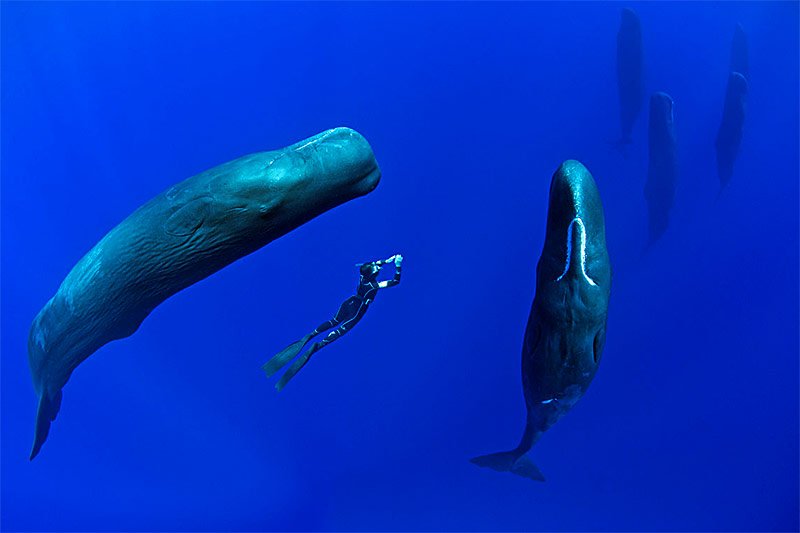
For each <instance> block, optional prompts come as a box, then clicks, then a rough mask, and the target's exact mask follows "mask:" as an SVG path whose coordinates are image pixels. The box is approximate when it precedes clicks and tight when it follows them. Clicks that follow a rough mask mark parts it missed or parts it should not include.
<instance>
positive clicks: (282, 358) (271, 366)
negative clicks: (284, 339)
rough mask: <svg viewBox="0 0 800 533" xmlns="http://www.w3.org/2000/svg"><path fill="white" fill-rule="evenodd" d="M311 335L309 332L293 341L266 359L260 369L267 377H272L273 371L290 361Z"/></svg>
mask: <svg viewBox="0 0 800 533" xmlns="http://www.w3.org/2000/svg"><path fill="white" fill-rule="evenodd" d="M311 337H313V334H311V333H309V334H308V335H306V336H305V337H303V338H302V339H300V340H299V341H297V342H293V343H292V344H290V345H289V346H287V347H286V348H284V349H283V350H282V351H281V352H279V353H278V354H277V355H275V356H274V357H273V358H272V359H270V360H269V361H267V362H266V363H265V364H264V366H262V367H261V370H263V371H264V373H265V374H267V377H268V378H270V377H272V376H273V375H274V374H275V372H277V371H278V370H280V369H281V368H283V367H284V366H285V365H286V363H288V362H289V361H291V360H292V359H293V358H294V357H295V356H296V355H297V354H299V353H300V351H301V350H302V349H303V346H305V345H306V344H308V341H310V340H311Z"/></svg>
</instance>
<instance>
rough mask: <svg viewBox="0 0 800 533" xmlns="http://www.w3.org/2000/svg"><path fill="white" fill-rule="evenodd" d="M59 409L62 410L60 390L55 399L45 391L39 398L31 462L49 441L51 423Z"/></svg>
mask: <svg viewBox="0 0 800 533" xmlns="http://www.w3.org/2000/svg"><path fill="white" fill-rule="evenodd" d="M59 409H61V391H60V390H59V391H58V392H57V393H56V395H55V396H54V397H53V398H50V396H49V395H48V394H47V391H43V392H42V396H41V397H40V398H39V408H38V410H37V411H36V430H35V433H34V436H33V448H32V449H31V455H30V458H29V459H30V460H31V461H32V460H33V458H34V457H36V454H38V453H39V450H40V449H41V448H42V444H44V441H45V440H47V434H48V433H49V432H50V422H52V421H53V420H55V419H56V415H57V414H58V410H59Z"/></svg>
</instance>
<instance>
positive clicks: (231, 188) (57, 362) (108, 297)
mask: <svg viewBox="0 0 800 533" xmlns="http://www.w3.org/2000/svg"><path fill="white" fill-rule="evenodd" d="M379 180H380V170H379V168H378V164H377V162H376V161H375V156H374V154H373V152H372V149H371V148H370V146H369V144H368V143H367V141H366V139H364V137H362V136H361V135H360V134H359V133H357V132H355V131H353V130H351V129H349V128H335V129H332V130H328V131H325V132H323V133H320V134H318V135H315V136H314V137H311V138H309V139H306V140H304V141H301V142H299V143H296V144H293V145H291V146H289V147H287V148H284V149H281V150H275V151H270V152H259V153H254V154H250V155H247V156H244V157H241V158H239V159H236V160H234V161H230V162H228V163H224V164H222V165H219V166H217V167H214V168H212V169H210V170H207V171H205V172H202V173H201V174H198V175H196V176H194V177H191V178H189V179H187V180H185V181H183V182H181V183H178V184H177V185H175V186H173V187H170V188H169V189H168V190H166V191H164V192H163V193H161V194H160V195H158V196H156V197H155V198H153V199H152V200H150V201H149V202H147V203H146V204H144V205H143V206H141V207H140V208H139V209H137V210H136V211H134V212H133V213H132V214H131V215H130V216H129V217H128V218H126V219H125V220H123V221H122V222H121V223H120V224H119V225H118V226H116V227H115V228H114V229H112V230H111V231H110V232H109V233H108V234H107V235H106V236H105V237H103V238H102V239H101V240H100V242H98V243H97V245H95V247H94V248H92V249H91V250H89V252H88V253H87V254H86V255H85V256H84V257H83V258H82V259H81V260H80V261H78V263H77V264H76V265H75V267H74V268H73V269H72V271H70V273H69V274H68V275H67V277H66V279H65V280H64V281H63V282H62V284H61V286H60V287H59V289H58V291H57V292H56V294H55V296H53V297H52V298H51V299H50V300H49V301H48V302H47V303H46V304H45V306H44V308H42V310H41V311H40V312H39V314H38V315H37V316H36V318H35V319H34V321H33V324H32V326H31V329H30V335H29V339H28V362H29V364H30V368H31V374H32V375H33V384H34V388H35V390H36V394H37V395H38V397H39V407H38V410H37V415H36V429H35V436H34V442H33V449H32V451H31V459H33V458H34V457H35V456H36V454H37V453H39V450H40V448H41V446H42V444H43V443H44V441H45V439H46V438H47V434H48V432H49V429H50V423H51V421H53V420H54V419H55V417H56V414H57V413H58V411H59V408H60V405H61V396H62V394H61V389H62V388H63V387H64V385H65V384H66V383H67V380H69V377H70V375H71V374H72V372H73V370H75V368H76V367H77V366H78V365H79V364H80V363H81V362H82V361H84V360H85V359H86V358H87V357H89V356H90V355H91V354H93V353H94V352H95V351H97V350H98V349H100V348H101V347H102V346H103V345H105V344H107V343H109V342H111V341H113V340H116V339H121V338H124V337H127V336H129V335H131V334H133V333H134V332H135V331H136V330H137V329H138V327H139V325H140V324H141V323H142V321H143V320H144V319H145V318H146V317H147V315H149V314H150V312H151V311H152V310H153V309H154V308H155V307H156V306H158V305H159V304H160V303H161V302H163V301H164V300H166V299H167V298H169V297H170V296H172V295H173V294H175V293H177V292H178V291H180V290H182V289H185V288H186V287H188V286H190V285H192V284H193V283H196V282H198V281H200V280H202V279H204V278H206V277H208V276H210V275H211V274H213V273H214V272H216V271H218V270H220V269H221V268H224V267H225V266H227V265H229V264H230V263H232V262H234V261H236V260H237V259H239V258H241V257H243V256H245V255H247V254H249V253H251V252H254V251H255V250H258V249H259V248H261V247H262V246H265V245H266V244H268V243H270V242H271V241H273V240H275V239H277V238H278V237H280V236H282V235H284V234H286V233H288V232H290V231H292V230H293V229H295V228H297V227H298V226H300V225H302V224H304V223H305V222H307V221H309V220H311V219H312V218H314V217H316V216H317V215H320V214H322V213H324V212H325V211H327V210H329V209H332V208H334V207H336V206H338V205H340V204H342V203H344V202H347V201H349V200H352V199H353V198H356V197H359V196H362V195H364V194H367V193H369V192H370V191H372V190H373V189H374V188H375V187H376V186H377V184H378V181H379Z"/></svg>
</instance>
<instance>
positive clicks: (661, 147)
mask: <svg viewBox="0 0 800 533" xmlns="http://www.w3.org/2000/svg"><path fill="white" fill-rule="evenodd" d="M674 107H675V105H674V102H673V101H672V97H670V95H668V94H667V93H660V92H659V93H655V94H653V96H651V97H650V124H649V126H648V129H649V139H648V145H649V158H648V163H647V182H646V183H645V186H644V197H645V200H646V201H647V211H648V216H649V225H648V228H649V242H650V243H651V244H652V243H653V242H655V241H656V240H657V239H659V238H660V237H661V236H662V235H663V234H664V232H665V231H666V230H667V226H668V225H669V211H670V209H672V204H673V202H674V200H675V186H676V185H675V184H676V182H677V180H678V149H677V142H676V140H675V117H674Z"/></svg>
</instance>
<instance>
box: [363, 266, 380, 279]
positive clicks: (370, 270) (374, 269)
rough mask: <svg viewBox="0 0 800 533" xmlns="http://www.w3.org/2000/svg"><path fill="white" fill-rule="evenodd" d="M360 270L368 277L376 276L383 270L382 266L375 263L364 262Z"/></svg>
mask: <svg viewBox="0 0 800 533" xmlns="http://www.w3.org/2000/svg"><path fill="white" fill-rule="evenodd" d="M358 270H359V272H360V273H361V276H362V277H364V278H367V279H371V278H374V277H375V276H377V275H378V272H380V271H381V269H380V267H379V266H378V265H376V264H375V263H364V264H363V265H361V268H359V269H358Z"/></svg>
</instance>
